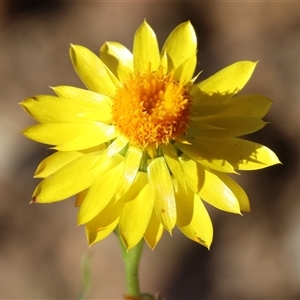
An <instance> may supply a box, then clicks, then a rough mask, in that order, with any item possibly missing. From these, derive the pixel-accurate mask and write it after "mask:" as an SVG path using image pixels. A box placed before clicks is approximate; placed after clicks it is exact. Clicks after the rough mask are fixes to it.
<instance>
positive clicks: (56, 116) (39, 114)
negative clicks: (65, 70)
mask: <svg viewBox="0 0 300 300" xmlns="http://www.w3.org/2000/svg"><path fill="white" fill-rule="evenodd" d="M20 104H21V105H22V107H23V108H24V109H25V111H26V112H27V113H28V114H29V115H30V116H31V117H33V118H34V119H35V120H36V121H38V122H39V123H84V122H85V123H86V122H88V118H86V115H87V114H88V112H87V109H86V108H83V110H82V108H81V107H78V106H77V105H76V104H74V105H73V104H72V103H70V102H67V101H63V100H62V99H60V98H59V97H56V96H50V95H38V96H34V97H31V98H27V99H26V100H24V101H23V102H21V103H20ZM80 114H81V115H80Z"/></svg>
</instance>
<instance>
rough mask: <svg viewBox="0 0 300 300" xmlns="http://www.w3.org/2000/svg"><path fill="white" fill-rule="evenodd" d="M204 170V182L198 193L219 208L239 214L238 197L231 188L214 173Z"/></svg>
mask: <svg viewBox="0 0 300 300" xmlns="http://www.w3.org/2000/svg"><path fill="white" fill-rule="evenodd" d="M204 172H205V175H204V184H203V186H202V188H201V190H200V192H199V193H198V195H199V196H200V197H201V198H202V199H203V200H205V201H206V202H207V203H209V204H210V205H212V206H214V207H216V208H218V209H220V210H224V211H227V212H231V213H236V214H240V205H239V202H238V199H237V198H236V196H235V194H234V193H233V192H232V191H231V189H230V188H229V187H228V186H227V185H226V184H225V183H224V182H223V181H222V180H221V179H220V177H218V176H217V175H216V174H214V173H212V172H211V171H208V170H204Z"/></svg>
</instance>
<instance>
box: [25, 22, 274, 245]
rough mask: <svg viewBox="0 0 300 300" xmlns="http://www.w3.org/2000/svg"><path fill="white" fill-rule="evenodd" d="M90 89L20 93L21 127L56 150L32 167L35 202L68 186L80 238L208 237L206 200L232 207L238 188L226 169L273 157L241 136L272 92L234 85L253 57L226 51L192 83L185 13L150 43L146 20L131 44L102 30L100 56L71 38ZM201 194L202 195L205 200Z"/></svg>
mask: <svg viewBox="0 0 300 300" xmlns="http://www.w3.org/2000/svg"><path fill="white" fill-rule="evenodd" d="M70 56H71V60H72V63H73V66H74V69H75V71H76V72H77V74H78V76H79V77H80V79H81V80H82V81H83V83H84V84H85V86H86V87H87V89H80V88H76V87H72V86H58V87H54V88H53V91H54V93H55V94H56V95H55V96H54V95H38V96H34V97H30V98H28V99H26V100H24V101H23V102H22V103H21V105H22V107H23V108H24V109H25V110H26V112H27V113H28V114H29V115H30V116H31V117H33V118H34V119H35V120H36V121H37V122H38V123H39V124H36V125H33V126H30V127H28V128H27V129H25V130H24V131H23V134H24V135H25V136H26V137H27V138H29V139H32V140H34V141H36V142H39V143H44V144H47V145H51V146H53V148H52V149H55V150H56V152H55V153H54V154H52V155H50V156H49V157H47V158H45V159H44V160H43V161H42V162H41V163H40V164H39V166H38V167H37V170H36V173H35V177H36V178H43V180H42V181H41V182H40V183H39V184H38V186H37V187H36V189H35V191H34V193H33V198H32V202H36V203H52V202H55V201H61V200H64V199H68V198H69V197H71V196H73V195H76V202H75V205H76V206H77V207H79V212H78V220H77V222H78V224H79V225H85V227H86V234H87V238H88V242H89V244H94V243H96V242H98V241H100V240H102V239H104V238H105V237H107V236H108V235H109V234H110V233H111V232H113V231H114V230H115V229H118V232H119V234H120V237H121V239H122V241H123V243H124V245H125V247H126V248H127V249H130V248H132V247H134V246H135V245H136V244H137V243H138V242H139V241H140V240H141V239H143V238H144V239H145V240H146V242H147V244H148V245H149V247H151V248H152V249H153V248H154V247H155V246H156V245H157V243H158V242H159V240H160V238H161V236H162V234H163V231H164V230H167V231H168V232H169V233H171V232H172V230H173V228H174V227H175V226H177V227H178V228H179V229H180V230H181V231H182V233H183V234H184V235H186V236H187V237H188V238H190V239H191V240H193V241H195V242H198V243H200V244H202V245H204V246H206V247H208V248H209V247H210V245H211V242H212V237H213V227H212V222H211V219H210V217H209V214H208V212H207V210H206V204H210V205H212V206H214V207H215V208H217V209H220V210H223V211H226V212H230V213H236V214H241V211H249V210H250V205H249V200H248V197H247V195H246V193H245V192H244V190H243V189H242V188H241V187H240V186H239V185H238V184H237V183H236V182H235V181H234V180H233V179H232V178H231V177H230V176H229V175H228V174H235V173H238V172H239V171H240V170H256V169H261V168H265V167H268V166H271V165H274V164H277V163H279V160H278V158H277V156H276V155H275V154H274V153H273V152H272V151H271V150H270V149H268V148H267V147H265V146H263V145H260V144H257V143H255V142H251V141H247V140H245V139H242V138H240V137H241V136H244V135H246V134H249V133H252V132H255V131H257V130H259V129H261V128H262V127H264V125H265V124H266V122H264V121H263V120H262V117H263V116H264V115H265V114H266V113H267V111H268V110H269V108H270V105H271V100H270V99H268V98H267V97H265V96H262V95H259V94H246V95H236V94H237V93H238V92H239V91H240V90H241V89H242V88H243V87H244V86H245V84H246V83H247V81H248V80H249V79H250V77H251V75H252V73H253V71H254V68H255V66H256V63H255V62H251V61H240V62H237V63H234V64H232V65H230V66H228V67H226V68H224V69H222V70H221V71H219V72H217V73H216V74H214V75H212V76H211V77H209V78H208V79H206V80H203V81H200V82H199V83H196V81H197V77H198V75H199V74H198V75H196V76H195V75H194V72H195V67H196V63H197V58H196V56H197V38H196V34H195V31H194V28H193V26H192V25H191V23H190V22H185V23H182V24H180V25H179V26H177V27H176V28H175V29H174V30H173V31H172V32H171V34H170V35H169V36H168V38H167V40H166V42H165V43H164V45H163V47H162V50H161V51H159V46H158V42H157V38H156V35H155V33H154V31H153V30H152V28H151V27H150V26H149V25H148V24H147V22H146V21H144V22H143V24H142V25H141V26H140V27H139V28H138V29H137V31H136V33H135V36H134V42H133V51H132V53H131V52H130V51H129V50H128V49H127V48H126V47H124V46H123V45H121V44H119V43H117V42H106V43H104V45H103V46H102V47H101V49H100V55H99V56H97V55H95V54H94V53H92V52H91V51H90V50H88V49H87V48H85V47H83V46H79V45H71V48H70ZM204 203H205V204H204Z"/></svg>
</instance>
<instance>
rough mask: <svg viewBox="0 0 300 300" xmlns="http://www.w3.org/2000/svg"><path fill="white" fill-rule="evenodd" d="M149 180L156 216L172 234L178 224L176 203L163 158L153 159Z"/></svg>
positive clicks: (149, 167) (150, 165)
mask: <svg viewBox="0 0 300 300" xmlns="http://www.w3.org/2000/svg"><path fill="white" fill-rule="evenodd" d="M147 171H148V178H149V183H150V185H151V189H152V191H153V194H154V197H155V200H154V207H155V210H156V214H157V216H158V218H159V220H160V221H161V223H162V224H163V226H164V227H165V229H166V230H168V231H169V232H170V233H171V230H172V229H173V228H174V226H175V223H176V203H175V194H174V189H173V184H172V180H171V176H170V173H169V170H168V167H167V165H166V162H165V159H164V158H163V157H158V158H155V159H153V160H152V161H151V162H150V164H149V166H148V168H147Z"/></svg>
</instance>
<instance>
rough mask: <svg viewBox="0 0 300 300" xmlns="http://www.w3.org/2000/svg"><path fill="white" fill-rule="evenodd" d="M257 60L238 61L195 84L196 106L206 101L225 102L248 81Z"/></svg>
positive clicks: (194, 97) (192, 91)
mask: <svg viewBox="0 0 300 300" xmlns="http://www.w3.org/2000/svg"><path fill="white" fill-rule="evenodd" d="M255 66H256V62H251V61H240V62H236V63H234V64H232V65H230V66H227V67H226V68H224V69H222V70H221V71H219V72H217V73H215V74H214V75H212V76H210V77H209V78H207V79H206V80H204V81H201V82H200V83H198V84H195V85H194V86H193V88H192V90H191V95H192V97H193V100H194V108H196V107H197V105H198V104H201V103H205V102H219V103H221V102H224V101H227V100H228V99H229V98H231V97H232V96H234V95H235V94H237V93H238V92H239V91H240V90H241V89H242V88H243V87H244V86H245V85H246V83H247V82H248V80H249V79H250V77H251V75H252V73H253V71H254V69H255Z"/></svg>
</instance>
